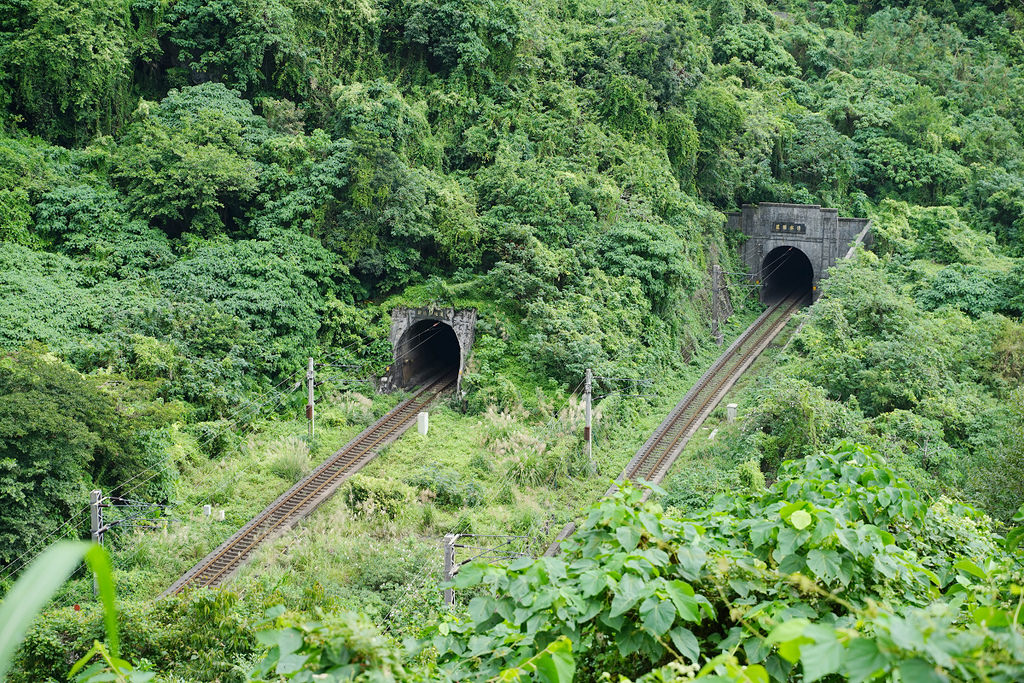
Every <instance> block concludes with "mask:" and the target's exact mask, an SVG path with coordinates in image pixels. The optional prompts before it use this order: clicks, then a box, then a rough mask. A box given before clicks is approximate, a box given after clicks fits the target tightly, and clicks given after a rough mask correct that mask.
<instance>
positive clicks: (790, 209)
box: [726, 202, 871, 303]
mask: <svg viewBox="0 0 1024 683" xmlns="http://www.w3.org/2000/svg"><path fill="white" fill-rule="evenodd" d="M726 215H727V218H728V227H729V228H731V229H733V230H739V231H741V232H742V233H743V234H744V235H745V236H746V240H745V241H744V243H743V246H742V247H741V256H742V258H743V262H744V264H746V266H747V269H748V271H749V272H750V274H751V275H752V277H753V278H754V280H755V281H756V282H758V283H759V284H761V285H762V287H761V300H762V301H763V302H764V303H774V302H776V301H778V300H779V299H780V298H782V297H785V296H786V295H787V294H788V293H789V292H790V291H792V290H793V289H797V290H801V291H806V290H810V292H811V294H812V295H813V297H814V298H817V297H818V284H819V283H820V281H821V280H822V279H823V278H825V277H827V274H828V269H829V268H831V267H832V266H833V265H835V263H836V262H837V261H839V260H840V259H841V258H844V257H846V256H849V255H851V254H852V252H853V249H854V247H855V246H856V244H862V243H863V244H865V245H869V244H870V238H871V232H870V230H871V221H870V220H868V219H867V218H844V217H840V216H839V210H838V209H829V208H823V207H821V206H819V205H817V204H776V203H769V202H761V203H760V204H756V205H755V204H744V205H743V210H742V211H737V212H734V213H729V214H726Z"/></svg>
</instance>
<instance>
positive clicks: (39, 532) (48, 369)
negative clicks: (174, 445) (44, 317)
mask: <svg viewBox="0 0 1024 683" xmlns="http://www.w3.org/2000/svg"><path fill="white" fill-rule="evenodd" d="M149 464H150V463H146V462H145V453H144V448H143V447H142V444H141V443H140V442H139V441H138V440H137V435H136V434H135V432H134V430H133V428H132V427H131V425H130V424H129V422H128V420H127V419H126V417H125V416H124V414H123V413H122V412H121V411H120V410H119V408H118V405H117V402H116V401H115V399H114V398H113V396H111V395H110V394H108V393H107V392H106V391H105V390H103V389H102V388H101V387H100V386H99V385H98V384H97V383H96V382H95V381H93V380H91V379H88V378H86V377H83V376H82V375H80V374H78V373H77V372H75V371H74V370H73V369H72V368H70V367H69V366H68V365H66V364H65V363H63V362H62V361H60V360H59V359H57V358H55V357H54V356H52V355H50V354H48V353H46V352H45V351H44V350H43V349H42V348H40V347H29V348H26V349H24V350H21V351H17V352H14V353H9V354H7V355H5V356H3V357H2V358H0V495H3V497H4V501H5V504H4V506H3V507H2V508H0V562H2V563H4V564H7V563H10V562H12V561H14V559H15V558H17V557H18V556H19V555H21V554H22V553H24V552H25V551H27V550H29V549H31V548H36V547H39V545H40V544H42V543H43V542H44V539H46V538H47V537H48V536H49V535H50V534H51V533H53V532H55V531H57V530H58V529H59V528H61V527H62V525H63V523H64V521H65V520H70V519H72V518H74V519H75V521H74V522H73V523H72V524H71V526H70V531H71V532H72V533H80V532H81V531H82V528H83V524H85V523H86V522H87V521H88V516H83V515H81V514H80V512H81V509H82V508H83V506H85V504H86V503H87V501H88V490H89V488H90V487H91V486H92V485H93V483H94V482H99V481H106V482H107V483H108V484H116V483H119V482H120V481H124V480H126V479H127V478H128V473H137V472H138V471H139V468H140V467H142V466H145V465H149ZM166 478H167V475H166V474H165V475H164V476H162V477H158V478H157V481H156V482H154V483H155V484H157V485H158V486H159V484H161V483H163V481H164V480H165V479H166Z"/></svg>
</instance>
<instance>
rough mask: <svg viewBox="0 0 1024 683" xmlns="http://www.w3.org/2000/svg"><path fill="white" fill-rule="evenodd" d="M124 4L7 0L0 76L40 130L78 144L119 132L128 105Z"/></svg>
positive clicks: (0, 31)
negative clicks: (99, 135)
mask: <svg viewBox="0 0 1024 683" xmlns="http://www.w3.org/2000/svg"><path fill="white" fill-rule="evenodd" d="M126 8H127V4H126V3H124V2H119V1H118V0H70V1H68V2H63V1H61V0H4V2H2V3H0V62H2V63H3V65H4V68H3V70H0V82H2V83H3V85H4V88H6V89H8V91H9V92H10V93H11V100H12V101H11V103H10V104H11V107H12V109H13V110H14V112H16V113H17V114H20V115H22V116H24V117H25V121H26V125H27V128H28V129H29V130H32V131H34V132H36V133H38V134H40V135H43V136H45V137H47V138H49V139H51V140H56V141H59V142H61V143H65V144H79V143H82V142H84V141H86V140H88V139H90V138H92V137H93V136H95V135H98V134H103V133H106V134H109V133H112V132H114V130H115V129H116V128H117V126H118V125H119V124H120V123H122V122H123V121H124V120H125V118H126V117H127V114H128V113H129V112H130V110H131V93H130V88H129V85H130V83H131V62H130V45H129V37H128V31H129V18H128V12H127V10H126Z"/></svg>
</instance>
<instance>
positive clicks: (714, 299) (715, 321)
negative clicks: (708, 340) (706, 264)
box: [711, 263, 723, 346]
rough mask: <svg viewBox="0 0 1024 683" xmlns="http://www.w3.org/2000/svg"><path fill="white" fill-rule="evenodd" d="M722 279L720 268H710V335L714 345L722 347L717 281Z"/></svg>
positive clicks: (717, 266) (718, 266) (715, 266)
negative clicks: (713, 339)
mask: <svg viewBox="0 0 1024 683" xmlns="http://www.w3.org/2000/svg"><path fill="white" fill-rule="evenodd" d="M721 277H722V267H721V266H720V265H718V264H717V263H716V264H715V265H713V266H711V334H712V335H713V336H714V338H715V343H716V344H718V345H719V346H721V345H722V341H723V340H722V321H721V317H722V313H721V311H720V310H719V307H718V299H719V296H718V281H719V279H720V278H721Z"/></svg>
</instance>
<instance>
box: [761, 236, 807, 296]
mask: <svg viewBox="0 0 1024 683" xmlns="http://www.w3.org/2000/svg"><path fill="white" fill-rule="evenodd" d="M813 282H814V268H813V267H812V266H811V261H810V259H808V258H807V255H806V254H804V252H802V251H800V250H799V249H797V248H796V247H778V248H777V249H772V250H771V251H770V252H769V253H768V255H767V256H765V257H764V262H763V263H762V265H761V285H762V289H761V301H763V302H764V303H766V304H774V303H776V302H778V301H781V300H782V299H784V298H786V297H787V296H789V295H790V294H804V295H807V294H810V293H811V285H812V283H813Z"/></svg>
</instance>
